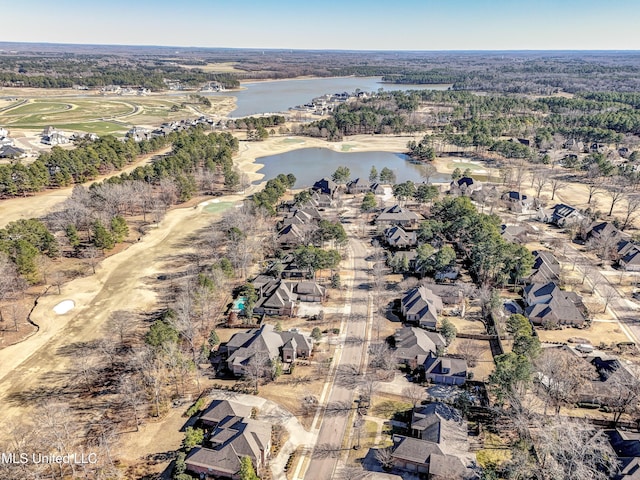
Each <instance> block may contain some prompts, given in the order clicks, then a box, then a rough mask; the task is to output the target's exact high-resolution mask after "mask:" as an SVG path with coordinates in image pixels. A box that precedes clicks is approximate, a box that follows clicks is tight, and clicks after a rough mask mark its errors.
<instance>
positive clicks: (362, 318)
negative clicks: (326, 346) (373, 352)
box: [304, 216, 370, 480]
mask: <svg viewBox="0 0 640 480" xmlns="http://www.w3.org/2000/svg"><path fill="white" fill-rule="evenodd" d="M351 219H352V220H355V219H356V217H355V216H353V217H351ZM347 227H354V229H355V227H356V226H355V225H347ZM354 229H351V228H347V229H346V230H347V232H348V233H349V236H350V239H349V248H350V251H351V254H352V268H353V283H352V284H351V289H352V290H351V293H352V294H351V301H350V309H349V308H347V310H346V312H345V315H346V318H345V321H344V322H343V326H344V331H341V332H340V334H341V335H340V337H341V338H343V339H344V341H343V342H342V344H341V345H340V346H339V347H338V352H337V353H336V355H337V360H336V364H335V369H334V370H333V375H332V376H331V378H330V382H331V384H330V390H329V392H328V395H327V400H326V403H325V410H324V412H323V415H322V417H321V425H320V427H319V433H318V437H317V442H316V445H315V449H314V451H313V453H312V458H311V461H310V463H309V466H308V468H307V470H306V473H305V474H304V478H305V479H307V480H325V479H328V478H333V474H334V472H335V470H336V468H337V466H338V462H339V459H340V456H341V454H342V451H341V449H342V448H343V445H342V442H343V439H344V437H345V433H346V431H347V428H350V425H349V422H350V421H353V419H354V416H353V415H352V414H353V413H354V410H353V409H354V407H356V406H357V404H356V403H354V400H355V399H356V393H357V382H358V379H359V377H360V375H361V373H362V371H363V368H364V365H362V364H361V363H362V362H364V361H365V358H364V357H365V356H366V355H365V354H366V332H367V327H368V323H369V288H370V285H369V274H368V270H369V264H368V262H367V260H366V257H367V248H366V245H365V244H364V242H363V241H362V240H360V239H358V238H356V236H355V233H354V232H355V230H354ZM347 448H348V446H347Z"/></svg>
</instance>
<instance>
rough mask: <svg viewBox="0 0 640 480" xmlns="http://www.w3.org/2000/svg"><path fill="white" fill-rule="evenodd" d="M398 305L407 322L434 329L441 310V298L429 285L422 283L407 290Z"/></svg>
mask: <svg viewBox="0 0 640 480" xmlns="http://www.w3.org/2000/svg"><path fill="white" fill-rule="evenodd" d="M400 307H401V311H402V315H404V317H405V319H406V320H407V321H408V322H416V323H417V324H418V325H419V326H420V327H422V328H428V329H431V330H435V328H436V323H437V322H438V314H439V313H440V312H441V311H442V299H441V298H440V297H438V296H437V295H435V294H434V293H433V292H432V291H431V290H430V289H429V287H427V286H426V285H422V286H420V287H414V288H412V289H411V290H409V291H408V292H407V293H406V294H405V296H404V297H402V300H400Z"/></svg>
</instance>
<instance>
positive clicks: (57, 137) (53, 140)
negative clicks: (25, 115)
mask: <svg viewBox="0 0 640 480" xmlns="http://www.w3.org/2000/svg"><path fill="white" fill-rule="evenodd" d="M41 142H42V143H44V144H45V145H51V146H54V145H64V144H67V143H69V142H70V140H69V138H68V137H67V136H66V135H65V134H64V133H63V132H61V131H59V130H56V129H55V128H54V127H51V126H50V127H47V128H45V129H44V130H43V131H42V140H41Z"/></svg>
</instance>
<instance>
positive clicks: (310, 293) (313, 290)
mask: <svg viewBox="0 0 640 480" xmlns="http://www.w3.org/2000/svg"><path fill="white" fill-rule="evenodd" d="M290 285H292V286H293V288H292V290H293V293H295V294H296V295H297V296H298V297H297V300H298V301H300V302H323V301H324V300H325V298H326V289H325V288H324V287H323V286H321V285H318V283H317V282H315V281H313V280H306V281H301V282H292V283H290Z"/></svg>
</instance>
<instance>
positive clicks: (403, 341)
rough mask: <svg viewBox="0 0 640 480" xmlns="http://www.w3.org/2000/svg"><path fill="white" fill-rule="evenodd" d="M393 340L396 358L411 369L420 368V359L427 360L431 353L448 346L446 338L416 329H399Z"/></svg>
mask: <svg viewBox="0 0 640 480" xmlns="http://www.w3.org/2000/svg"><path fill="white" fill-rule="evenodd" d="M393 338H394V341H395V347H396V350H395V354H396V358H397V359H398V361H399V362H400V363H404V364H405V365H408V366H409V367H410V368H411V369H415V368H416V367H417V366H418V358H425V357H426V356H427V355H429V353H435V352H436V351H437V350H438V349H439V348H444V347H445V346H446V342H445V340H444V338H443V337H442V335H440V334H439V333H436V332H428V331H426V330H423V329H421V328H416V327H403V328H399V329H398V330H396V333H395V334H394V336H393Z"/></svg>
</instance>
